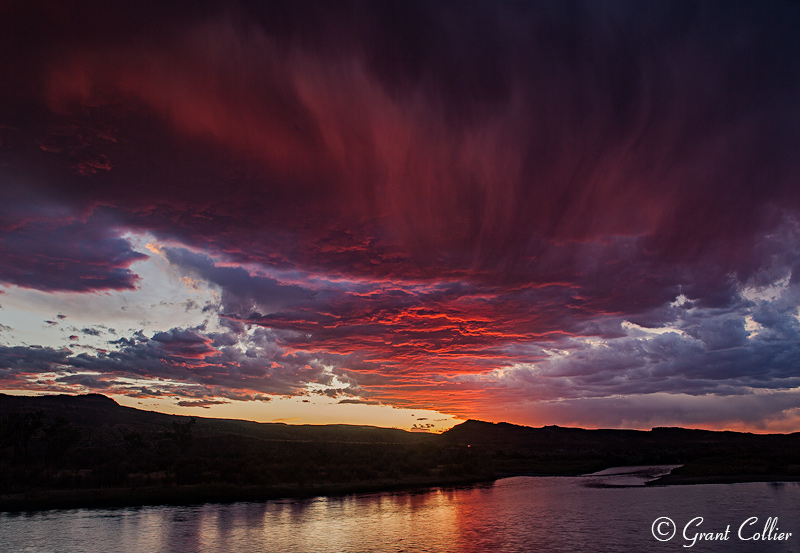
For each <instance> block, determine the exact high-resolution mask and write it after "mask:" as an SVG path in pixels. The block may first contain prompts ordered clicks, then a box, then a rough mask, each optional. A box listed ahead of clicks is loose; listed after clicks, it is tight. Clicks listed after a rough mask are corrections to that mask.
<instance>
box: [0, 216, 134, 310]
mask: <svg viewBox="0 0 800 553" xmlns="http://www.w3.org/2000/svg"><path fill="white" fill-rule="evenodd" d="M15 207H20V206H14V205H13V204H6V205H4V206H3V207H0V233H2V234H0V281H2V282H5V283H8V284H15V285H17V286H20V287H23V288H35V289H38V290H45V291H71V292H90V291H100V290H126V289H132V288H134V287H135V285H136V282H137V281H138V277H137V275H136V274H135V273H134V272H133V271H131V269H130V268H129V267H130V265H131V264H132V263H134V262H136V261H141V260H143V259H147V256H146V255H143V254H141V253H138V252H135V251H133V249H132V248H131V245H130V244H129V243H128V242H127V241H126V240H125V239H123V238H120V237H119V231H117V230H116V229H114V228H113V227H112V228H109V222H108V221H104V220H102V217H90V218H88V220H87V219H86V218H83V219H81V218H78V217H75V216H69V215H67V214H63V215H62V214H57V213H53V214H52V216H50V217H48V215H47V214H46V213H36V214H34V213H32V212H31V210H29V209H26V207H27V206H25V207H22V208H20V209H14V208H15ZM59 215H60V216H59ZM58 318H59V319H63V318H64V316H63V315H60V316H59V317H58Z"/></svg>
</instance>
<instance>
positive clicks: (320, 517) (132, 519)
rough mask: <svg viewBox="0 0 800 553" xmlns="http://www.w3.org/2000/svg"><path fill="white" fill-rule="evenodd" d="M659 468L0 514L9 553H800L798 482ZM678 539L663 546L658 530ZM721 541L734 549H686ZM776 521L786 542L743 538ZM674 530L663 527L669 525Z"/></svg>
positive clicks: (1, 541) (1, 547)
mask: <svg viewBox="0 0 800 553" xmlns="http://www.w3.org/2000/svg"><path fill="white" fill-rule="evenodd" d="M659 472H663V469H662V470H661V471H658V470H655V471H654V470H653V469H651V468H650V469H648V468H638V469H630V468H621V469H613V470H609V471H603V472H601V473H597V474H594V475H588V476H583V477H574V478H565V477H552V478H550V477H548V478H543V477H515V478H505V479H502V480H498V481H497V482H494V483H491V484H482V485H477V486H472V487H465V488H455V489H432V490H425V491H416V492H397V493H376V494H367V495H353V496H345V497H327V498H326V497H320V498H314V499H308V500H284V501H269V502H265V503H235V504H229V505H217V504H208V505H198V506H189V507H167V506H160V507H159V506H156V507H139V508H126V509H74V510H61V511H46V512H41V513H29V514H0V551H3V552H9V553H11V552H30V553H39V552H48V553H51V552H58V553H77V552H91V553H97V552H104V553H113V552H120V553H134V552H135V553H142V552H156V551H165V552H166V551H169V552H176V553H182V552H186V553H188V552H192V553H194V552H208V553H218V552H235V553H251V552H253V553H255V552H259V553H260V552H271V551H274V552H281V553H287V552H293V551H303V552H305V551H309V552H312V551H313V552H320V553H327V552H330V553H334V552H335V553H339V552H380V553H388V552H402V551H407V552H417V551H419V552H437V553H438V552H456V553H478V552H481V553H483V552H495V551H496V552H501V553H503V552H508V553H510V552H529V551H530V552H533V551H536V552H562V551H563V552H582V551H586V552H598V553H600V552H618V551H619V552H622V551H626V552H627V551H634V552H636V551H675V552H678V551H720V552H721V551H726V552H727V551H732V552H745V551H752V552H776V553H778V552H789V551H792V552H800V485H798V484H796V483H786V484H766V483H749V484H710V485H696V486H672V487H644V486H641V485H640V484H642V483H643V482H644V480H646V479H647V478H651V477H652V476H653V475H654V474H658V473H659ZM659 517H669V518H670V519H672V520H673V521H674V522H675V525H676V526H677V532H676V535H675V537H673V538H672V539H671V540H670V541H666V542H659V541H657V540H656V539H655V538H654V537H653V534H652V532H651V526H652V524H653V522H654V521H655V520H656V519H657V518H659ZM695 517H703V518H704V520H703V522H702V524H701V525H700V526H698V527H694V526H691V527H690V528H689V535H690V536H691V535H693V534H695V533H697V531H698V530H699V531H702V532H712V531H713V532H717V533H718V534H719V533H722V532H723V531H724V530H725V529H726V527H727V526H728V525H730V528H731V529H730V532H729V539H728V540H727V541H713V542H712V541H705V542H703V541H697V542H696V543H695V545H694V546H693V547H691V548H688V547H684V546H685V545H688V544H689V543H690V542H689V541H687V540H685V539H684V538H683V537H682V535H681V534H682V530H683V527H684V526H685V525H686V524H687V523H688V522H689V521H690V520H692V519H693V518H695ZM750 517H757V518H758V522H757V524H755V525H748V526H746V527H745V533H744V535H745V537H748V536H752V535H753V534H755V533H756V532H759V531H761V530H762V529H763V526H764V524H765V523H766V522H767V519H768V518H769V517H777V519H778V529H779V530H780V531H781V532H792V533H793V536H792V537H791V538H789V540H788V541H779V542H778V541H770V542H764V541H754V540H749V541H741V540H739V539H738V537H737V531H738V528H739V526H740V525H741V524H742V523H743V522H745V521H746V520H747V519H748V518H750ZM661 529H662V530H667V529H668V528H666V527H663V526H662V527H661Z"/></svg>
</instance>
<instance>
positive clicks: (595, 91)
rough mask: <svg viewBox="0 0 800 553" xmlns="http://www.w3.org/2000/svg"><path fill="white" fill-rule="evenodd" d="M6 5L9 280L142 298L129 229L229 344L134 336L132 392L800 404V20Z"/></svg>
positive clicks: (779, 13) (554, 11)
mask: <svg viewBox="0 0 800 553" xmlns="http://www.w3.org/2000/svg"><path fill="white" fill-rule="evenodd" d="M2 10H3V11H2V12H0V13H2V15H3V17H2V20H3V21H4V22H5V23H2V24H0V25H2V28H0V31H4V32H0V37H2V38H0V45H1V46H3V47H4V51H13V52H15V53H17V55H15V56H9V57H7V58H6V59H5V60H3V61H0V69H2V70H3V74H4V75H7V78H6V80H5V82H4V84H0V100H2V101H0V144H1V145H0V164H1V165H0V171H2V178H4V179H5V180H6V181H7V182H8V183H10V184H11V186H8V187H3V188H2V190H0V201H2V202H3V205H5V206H10V207H8V208H4V211H3V219H2V221H0V222H1V223H2V237H1V238H0V261H2V264H0V267H2V269H0V280H3V281H4V282H6V283H9V284H15V285H18V286H21V287H27V288H36V289H40V290H68V291H75V292H88V291H94V290H125V289H131V288H133V287H134V286H135V285H136V279H137V275H136V274H135V269H136V265H135V264H134V263H135V262H136V261H137V260H139V259H142V258H143V256H142V255H141V254H139V253H137V252H135V251H133V249H132V248H131V245H130V244H129V243H128V242H127V241H126V240H125V239H124V238H123V237H122V236H123V235H124V234H123V233H124V231H126V230H130V231H134V232H150V233H152V234H153V235H154V236H156V237H157V239H158V240H159V241H162V242H164V244H166V247H165V248H164V249H163V251H164V253H165V255H166V257H167V260H168V261H169V262H170V263H171V265H172V266H173V267H175V268H177V269H178V270H180V271H182V272H183V273H185V274H189V275H191V276H193V277H195V278H200V279H202V280H204V281H207V282H209V283H212V284H213V285H214V286H216V287H219V288H220V289H221V290H222V295H221V299H220V305H219V306H216V305H211V306H208V308H207V309H208V311H206V312H208V313H212V314H213V313H214V312H216V311H217V310H219V311H220V313H221V314H222V317H223V318H222V322H223V324H224V325H227V326H228V327H229V329H230V330H231V334H230V335H227V334H224V333H223V334H218V335H213V336H212V335H211V334H210V333H206V332H205V331H204V330H202V329H173V330H171V331H168V332H164V333H160V334H156V335H154V336H152V338H149V339H147V338H145V339H142V337H140V338H130V339H122V340H121V341H119V342H118V344H117V345H118V346H119V349H118V351H115V352H112V353H109V354H108V357H107V358H105V359H103V360H102V361H103V363H106V364H110V365H111V366H116V367H117V368H118V370H119V371H120V372H127V371H133V373H135V372H136V370H140V371H145V372H146V373H147V374H149V375H150V376H155V375H161V376H163V377H164V378H185V379H188V380H192V379H194V380H193V381H197V382H201V381H202V382H203V384H204V385H213V386H221V387H224V386H226V385H230V386H232V387H236V386H240V385H241V381H242V379H243V378H244V377H243V375H246V374H247V375H249V374H251V373H252V374H253V375H254V376H255V379H254V382H255V383H256V384H255V385H254V389H259V390H262V391H266V390H273V391H274V390H283V392H278V393H294V392H296V391H297V390H298V389H299V388H300V387H301V386H302V384H301V383H302V382H309V381H314V379H315V378H324V377H322V376H321V375H322V374H323V373H322V372H320V370H319V369H317V368H314V367H315V365H314V363H316V362H319V360H320V359H322V358H323V357H325V356H329V357H328V361H332V363H331V366H334V367H335V370H336V371H338V373H339V374H340V375H341V376H342V378H349V379H350V381H349V382H350V383H352V384H354V385H360V386H364V387H365V388H366V387H370V384H368V383H372V384H371V388H370V389H371V390H372V392H369V393H374V394H378V395H380V394H382V395H380V397H379V398H377V399H380V400H381V401H384V400H387V401H389V400H392V401H396V402H402V401H406V400H407V398H408V397H418V398H421V399H420V401H424V402H432V398H433V397H434V396H435V393H436V389H437V386H447V385H452V386H455V385H456V384H457V385H458V386H461V387H462V389H464V390H466V387H467V386H474V387H476V388H477V387H479V386H485V387H486V390H488V392H487V393H489V392H491V393H495V392H496V391H497V390H501V389H502V390H506V391H503V392H502V393H504V394H507V397H508V398H509V400H511V399H513V397H521V396H526V397H529V398H540V399H552V398H554V397H564V398H572V397H589V396H591V397H598V396H602V395H608V396H613V395H614V394H650V393H658V392H670V393H675V394H679V393H680V394H688V395H692V394H695V395H699V394H713V393H725V394H738V393H740V392H741V390H742V389H743V388H745V387H751V388H764V389H769V388H773V387H774V388H776V389H784V388H786V387H791V386H795V385H796V381H795V379H794V377H793V375H792V367H793V366H794V365H795V364H796V360H797V359H798V352H797V351H796V348H795V347H794V345H793V344H794V342H793V340H795V338H796V334H797V329H796V326H797V322H796V313H797V307H798V304H800V301H798V297H797V295H796V293H795V285H796V282H797V279H798V278H800V276H798V275H800V232H798V220H799V219H800V217H798V216H799V215H800V213H798V212H799V211H800V189H799V188H798V187H797V186H796V183H797V179H798V175H800V158H798V156H797V155H796V152H797V151H798V148H799V147H800V124H798V123H800V106H799V105H798V103H797V101H796V99H797V98H798V97H800V39H799V38H798V35H797V32H796V29H797V28H798V26H800V7H798V6H797V5H796V4H792V3H777V2H776V3H770V4H756V3H744V2H682V3H651V4H648V5H642V4H641V3H639V2H602V3H598V2H571V3H557V2H529V3H523V4H512V3H473V4H469V5H459V6H454V5H450V4H446V3H438V2H405V3H401V4H392V3H358V2H341V3H336V4H334V5H331V4H330V3H320V4H317V3H313V2H312V3H296V2H288V3H280V2H270V3H268V4H263V3H250V2H240V3H224V4H223V3H215V2H202V3H200V4H196V5H195V6H194V7H193V8H191V9H186V8H184V7H179V6H163V5H161V4H160V3H153V4H147V5H146V7H141V8H139V7H137V8H136V9H134V8H131V7H128V6H125V5H123V4H115V3H97V2H91V1H87V2H80V3H78V4H77V5H76V6H74V7H70V9H69V10H67V11H69V14H67V13H66V12H65V10H66V8H57V7H53V6H51V5H49V4H37V3H11V4H9V5H6V6H4V7H3V8H2ZM787 282H788V286H787V285H786V283H787ZM781 283H782V284H781ZM778 284H780V286H778V292H776V296H775V297H773V298H771V299H764V297H762V296H763V293H762V292H763V290H766V289H770V287H775V286H777V285H778ZM759 294H762V295H761V296H760V295H759ZM188 307H189V306H188V305H187V306H186V308H187V309H188ZM204 311H205V310H204ZM625 321H629V322H631V323H634V324H635V325H639V326H640V327H643V328H645V329H658V328H661V327H665V326H669V327H670V328H672V329H673V332H672V333H665V334H661V335H658V336H650V335H638V334H637V332H638V331H636V330H634V329H632V327H630V326H626V325H624V322H625ZM247 325H257V326H261V327H263V328H262V329H259V332H260V331H263V332H268V333H272V334H269V336H270V340H271V342H269V343H270V344H271V345H267V344H266V342H265V344H264V346H263V347H267V348H268V349H269V348H272V349H270V351H271V352H272V353H270V354H269V356H272V357H270V359H273V358H274V359H273V360H274V361H275V362H276V363H277V364H278V365H279V367H280V368H277V369H274V370H273V369H269V370H267V369H266V368H265V367H264V366H263V365H262V363H263V359H261V356H262V354H263V355H266V354H264V353H263V352H262V353H259V354H257V355H255V356H248V355H247V354H246V353H244V352H243V351H242V350H241V349H238V348H237V347H235V346H234V342H235V341H238V340H239V336H240V334H241V333H243V332H244V331H245V328H246V327H247ZM756 325H757V326H758V327H759V330H758V331H757V332H756V331H754V330H752V329H753V328H755V326H756ZM259 336H261V337H260V338H259V339H260V340H266V338H265V336H267V335H266V334H265V335H259ZM587 338H593V339H598V340H603V341H604V345H603V346H602V347H599V346H598V347H594V346H591V347H590V346H589V345H587V344H590V341H587ZM252 339H253V340H255V339H256V338H252ZM259 347H262V346H259ZM284 347H285V348H288V350H290V351H293V353H285V352H283V350H282V349H281V348H284ZM288 350H287V351H288ZM554 351H570V355H568V356H563V357H559V356H558V355H556V354H553V352H554ZM35 353H36V352H33V353H32V355H33V354H35ZM40 353H41V352H40ZM82 355H84V357H81V356H80V355H77V356H72V357H70V358H69V359H70V361H69V363H70V364H72V363H84V364H85V365H86V366H87V367H88V366H99V365H100V358H99V357H90V356H88V355H86V354H82ZM275 355H277V356H278V357H274V356H275ZM179 356H183V357H185V358H186V359H187V360H188V361H187V362H189V363H190V364H192V363H195V362H196V363H200V362H202V363H208V364H209V367H210V368H208V369H207V370H208V372H207V373H205V374H206V376H204V377H200V376H196V375H194V373H190V372H188V370H184V369H183V368H181V366H180V363H178V362H177V358H178V357H179ZM269 356H268V357H269ZM336 356H339V357H336ZM34 357H36V356H34ZM315 360H316V361H315ZM137 362H140V363H141V364H140V365H136V363H137ZM215 364H216V365H215ZM526 364H527V365H535V368H534V369H530V368H519V367H520V366H523V365H526ZM136 366H138V367H139V369H135V368H134V367H136ZM213 366H219V367H223V368H222V369H215V368H213ZM127 367H130V368H127ZM231 367H233V369H231ZM299 367H310V368H309V369H300V368H299ZM229 369H231V370H232V372H231V373H229V372H228V370H229ZM492 369H498V370H502V371H505V372H503V374H504V375H505V376H504V377H503V378H502V379H500V381H499V382H489V381H487V380H486V377H485V375H486V374H488V372H491V370H492ZM98 370H99V369H98ZM114 370H117V369H114ZM204 370H206V369H204ZM265 371H266V372H265ZM304 371H310V372H309V374H308V375H307V374H306V372H304ZM487 371H488V372H487ZM267 375H269V378H267ZM464 375H466V379H463V380H461V381H459V380H458V378H459V377H462V376H464ZM237 379H238V380H237ZM259 379H266V380H259ZM330 389H332V390H333V389H335V388H334V387H331V388H330ZM426 390H428V391H430V393H428V391H426ZM364 393H365V394H366V393H368V392H366V391H365V392H364ZM453 393H455V388H454V389H453ZM464 393H465V395H464V396H463V397H462V398H460V399H459V398H456V399H454V400H453V401H454V403H453V405H456V406H457V408H458V409H462V410H463V411H462V412H466V410H467V409H468V407H469V403H470V401H472V408H473V409H475V408H477V400H471V399H469V398H470V397H475V396H470V395H469V394H470V393H472V392H469V393H467V392H466V391H465V392H464ZM497 393H500V392H497ZM426 394H428V395H426ZM515 394H516V396H515ZM698 397H699V396H698ZM377 399H376V398H372V397H371V398H370V401H373V400H377ZM426 404H427V403H426Z"/></svg>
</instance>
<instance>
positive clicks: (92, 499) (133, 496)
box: [0, 476, 496, 512]
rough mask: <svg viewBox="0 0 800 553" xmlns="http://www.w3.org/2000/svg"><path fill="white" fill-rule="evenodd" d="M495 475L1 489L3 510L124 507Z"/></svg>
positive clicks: (342, 491)
mask: <svg viewBox="0 0 800 553" xmlns="http://www.w3.org/2000/svg"><path fill="white" fill-rule="evenodd" d="M494 480H496V479H495V478H494V477H490V478H487V477H486V476H469V477H452V478H408V479H402V480H375V481H364V482H351V483H345V484H322V485H315V486H305V487H300V486H291V485H286V486H269V487H264V486H233V485H226V484H202V485H187V486H171V487H167V488H165V487H158V486H151V487H140V488H97V489H74V490H35V491H30V492H26V493H18V494H4V495H0V512H22V511H47V510H54V509H84V508H85V509H97V508H125V507H141V506H146V505H195V504H204V503H238V502H245V501H256V502H258V501H269V500H275V499H306V498H311V497H320V496H328V497H335V496H344V495H353V494H367V493H379V492H393V491H412V490H417V489H419V490H423V489H431V488H451V487H461V486H469V485H473V484H480V483H488V482H493V481H494Z"/></svg>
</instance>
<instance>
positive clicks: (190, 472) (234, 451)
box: [0, 394, 800, 509]
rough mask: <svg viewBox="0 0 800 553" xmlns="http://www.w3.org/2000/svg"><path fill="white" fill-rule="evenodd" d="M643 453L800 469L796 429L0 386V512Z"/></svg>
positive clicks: (468, 478)
mask: <svg viewBox="0 0 800 553" xmlns="http://www.w3.org/2000/svg"><path fill="white" fill-rule="evenodd" d="M646 464H682V465H683V466H682V467H680V468H679V469H676V470H675V471H673V474H672V475H671V476H668V477H666V478H665V479H663V480H662V481H663V482H670V481H672V482H679V483H685V482H696V481H699V480H698V479H699V478H709V477H712V478H716V479H718V480H719V479H725V480H728V481H731V480H772V479H787V478H796V477H799V476H800V434H789V435H780V434H773V435H755V434H748V433H737V432H710V431H705V430H687V429H683V428H655V429H653V430H651V431H649V432H646V431H636V430H586V429H582V428H561V427H558V426H545V427H543V428H531V427H526V426H518V425H514V424H508V423H488V422H481V421H475V420H469V421H466V422H464V423H462V424H459V425H457V426H455V427H453V428H452V429H450V430H448V431H447V432H445V433H443V434H441V435H433V434H424V433H412V432H406V431H404V430H398V429H391V428H379V427H374V426H356V425H288V424H282V423H256V422H251V421H242V420H228V419H212V418H202V417H185V416H177V415H167V414H163V413H155V412H152V411H143V410H140V409H134V408H131V407H124V406H121V405H119V404H117V403H116V402H115V401H113V400H111V399H109V398H107V397H104V396H102V395H98V394H90V395H85V396H64V395H60V396H43V397H24V396H8V395H2V394H0V509H12V508H41V507H48V506H50V507H52V506H58V507H70V506H86V505H109V504H120V505H128V504H138V503H163V502H179V503H186V502H197V501H233V500H243V499H254V500H258V499H266V498H271V497H282V496H297V495H319V494H329V493H347V492H353V491H366V490H385V489H391V488H394V487H408V486H429V485H442V484H453V483H462V482H474V481H478V480H487V479H492V478H495V477H498V476H504V475H518V474H531V475H575V474H581V473H588V472H594V471H598V470H601V469H604V468H608V467H612V466H622V465H646ZM670 479H672V480H670Z"/></svg>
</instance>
